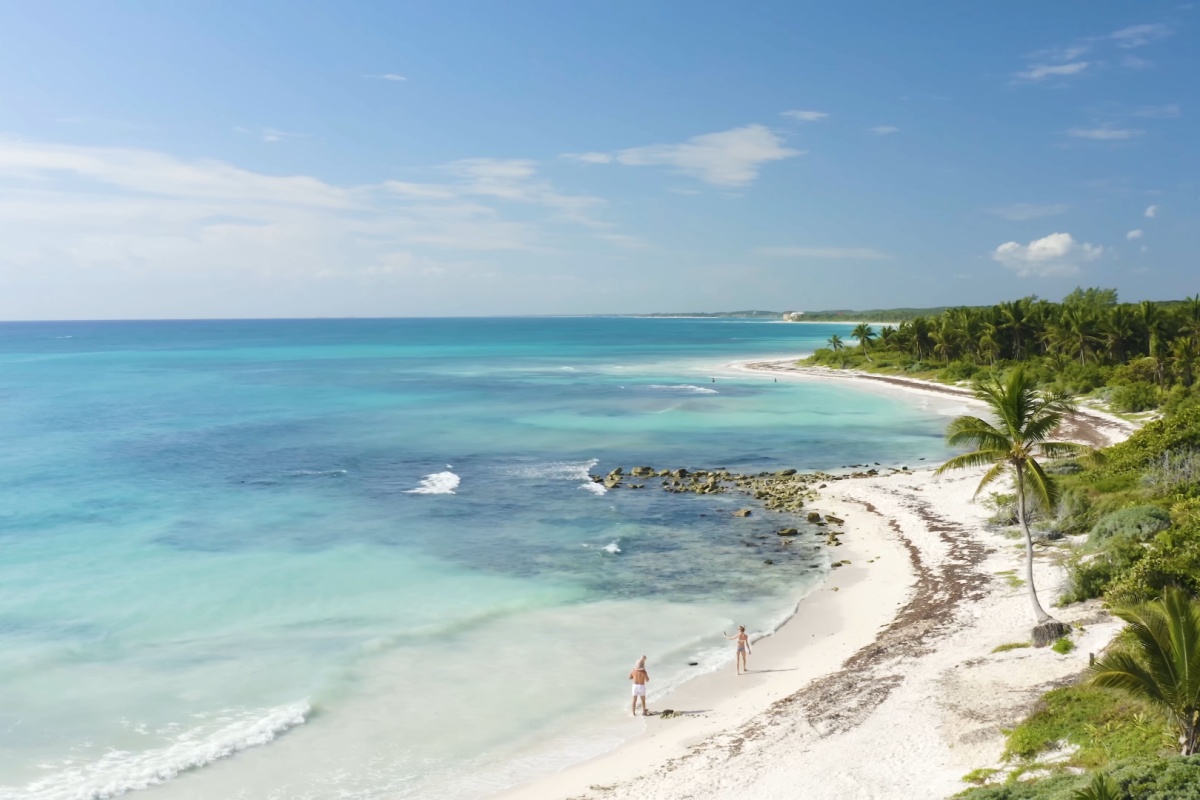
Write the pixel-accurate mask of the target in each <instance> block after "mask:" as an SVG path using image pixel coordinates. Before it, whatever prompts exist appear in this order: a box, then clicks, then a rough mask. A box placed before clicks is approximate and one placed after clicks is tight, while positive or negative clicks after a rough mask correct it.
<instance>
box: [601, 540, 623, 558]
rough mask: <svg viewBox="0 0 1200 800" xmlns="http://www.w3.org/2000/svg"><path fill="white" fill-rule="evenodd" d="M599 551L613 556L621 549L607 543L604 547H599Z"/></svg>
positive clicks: (614, 544) (614, 543) (613, 543)
mask: <svg viewBox="0 0 1200 800" xmlns="http://www.w3.org/2000/svg"><path fill="white" fill-rule="evenodd" d="M600 549H601V550H603V551H604V552H606V553H611V554H612V555H614V556H615V555H616V554H617V553H619V552H621V547H620V545H618V544H617V543H616V542H609V543H608V544H606V545H604V547H601V548H600Z"/></svg>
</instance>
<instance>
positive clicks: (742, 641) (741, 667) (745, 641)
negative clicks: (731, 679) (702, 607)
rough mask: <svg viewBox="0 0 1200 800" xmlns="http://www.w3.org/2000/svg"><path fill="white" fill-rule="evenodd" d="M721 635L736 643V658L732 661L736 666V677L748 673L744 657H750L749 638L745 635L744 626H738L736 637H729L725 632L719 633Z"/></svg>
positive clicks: (748, 669)
mask: <svg viewBox="0 0 1200 800" xmlns="http://www.w3.org/2000/svg"><path fill="white" fill-rule="evenodd" d="M721 635H722V636H724V637H725V638H726V639H734V640H736V641H737V658H736V659H735V660H734V661H735V664H736V666H737V671H738V675H741V674H742V672H749V671H750V668H749V667H747V666H746V656H748V655H750V637H749V636H747V635H746V626H745V625H739V626H738V632H737V636H730V635H729V634H728V633H726V632H725V631H721Z"/></svg>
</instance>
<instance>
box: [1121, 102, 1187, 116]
mask: <svg viewBox="0 0 1200 800" xmlns="http://www.w3.org/2000/svg"><path fill="white" fill-rule="evenodd" d="M1133 115H1134V116H1135V117H1148V118H1150V119H1175V118H1176V117H1178V116H1180V112H1179V104H1178V103H1171V104H1170V105H1166V106H1143V107H1142V108H1139V109H1138V110H1137V111H1135V112H1133Z"/></svg>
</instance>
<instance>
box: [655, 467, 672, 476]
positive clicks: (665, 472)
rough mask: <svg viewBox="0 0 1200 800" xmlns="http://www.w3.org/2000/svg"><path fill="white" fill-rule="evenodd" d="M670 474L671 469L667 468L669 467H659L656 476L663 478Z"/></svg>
mask: <svg viewBox="0 0 1200 800" xmlns="http://www.w3.org/2000/svg"><path fill="white" fill-rule="evenodd" d="M670 474H671V470H669V469H660V470H659V471H658V477H660V478H665V477H667V476H668V475H670Z"/></svg>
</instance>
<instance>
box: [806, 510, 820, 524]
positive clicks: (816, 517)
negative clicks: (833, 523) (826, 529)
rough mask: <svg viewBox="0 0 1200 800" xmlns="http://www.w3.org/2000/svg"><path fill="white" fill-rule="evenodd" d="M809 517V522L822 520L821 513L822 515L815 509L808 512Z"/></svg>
mask: <svg viewBox="0 0 1200 800" xmlns="http://www.w3.org/2000/svg"><path fill="white" fill-rule="evenodd" d="M807 519H808V521H809V522H820V521H821V515H820V514H818V513H817V512H815V511H810V512H808V517H807Z"/></svg>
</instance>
